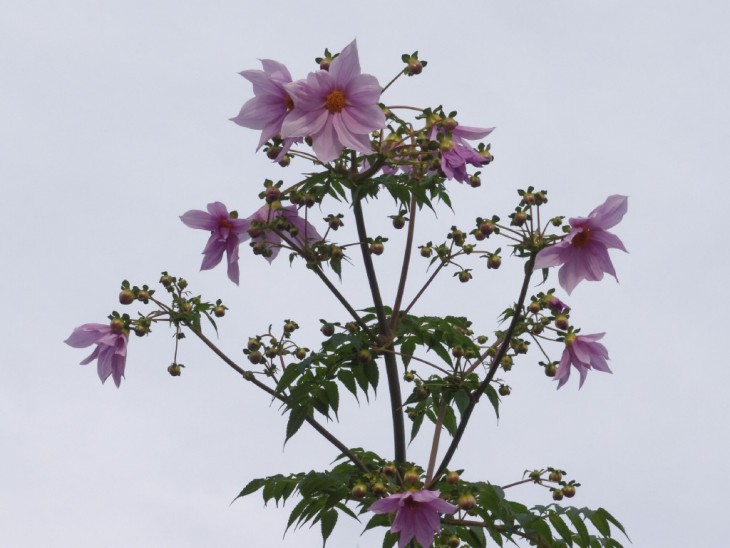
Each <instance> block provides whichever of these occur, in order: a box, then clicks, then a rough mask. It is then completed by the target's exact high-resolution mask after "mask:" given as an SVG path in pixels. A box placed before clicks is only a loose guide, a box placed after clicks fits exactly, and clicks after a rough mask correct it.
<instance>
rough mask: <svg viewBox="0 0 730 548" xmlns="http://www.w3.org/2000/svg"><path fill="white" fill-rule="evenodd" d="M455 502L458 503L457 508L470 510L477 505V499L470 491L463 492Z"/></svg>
mask: <svg viewBox="0 0 730 548" xmlns="http://www.w3.org/2000/svg"><path fill="white" fill-rule="evenodd" d="M456 504H458V505H459V508H461V509H462V510H471V509H473V508H474V507H475V506H476V505H477V499H475V498H474V495H472V494H471V493H464V494H463V495H461V496H460V497H459V500H457V502H456Z"/></svg>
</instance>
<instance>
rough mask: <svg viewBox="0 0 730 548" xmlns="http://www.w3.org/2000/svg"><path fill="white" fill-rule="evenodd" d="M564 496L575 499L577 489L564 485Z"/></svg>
mask: <svg viewBox="0 0 730 548" xmlns="http://www.w3.org/2000/svg"><path fill="white" fill-rule="evenodd" d="M563 495H565V496H566V497H568V498H569V499H571V498H573V497H574V496H575V487H574V486H573V485H570V484H568V485H563Z"/></svg>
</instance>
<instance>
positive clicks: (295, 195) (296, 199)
mask: <svg viewBox="0 0 730 548" xmlns="http://www.w3.org/2000/svg"><path fill="white" fill-rule="evenodd" d="M289 201H290V202H291V203H293V204H294V205H300V204H302V203H303V202H304V196H303V195H302V193H301V192H297V191H296V190H294V191H292V192H291V193H290V194H289Z"/></svg>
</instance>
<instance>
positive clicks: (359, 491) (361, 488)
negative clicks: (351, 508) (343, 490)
mask: <svg viewBox="0 0 730 548" xmlns="http://www.w3.org/2000/svg"><path fill="white" fill-rule="evenodd" d="M351 494H352V497H353V498H356V499H361V498H363V497H364V496H365V495H367V494H368V486H367V485H365V484H364V483H356V484H355V486H354V487H353V488H352V492H351Z"/></svg>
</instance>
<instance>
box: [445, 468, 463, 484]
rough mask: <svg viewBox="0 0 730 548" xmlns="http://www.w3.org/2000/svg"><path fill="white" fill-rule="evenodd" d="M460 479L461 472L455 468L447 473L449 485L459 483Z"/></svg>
mask: <svg viewBox="0 0 730 548" xmlns="http://www.w3.org/2000/svg"><path fill="white" fill-rule="evenodd" d="M459 479H460V476H459V472H456V471H454V470H452V471H451V472H447V474H446V483H448V484H449V485H456V484H457V483H459Z"/></svg>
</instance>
